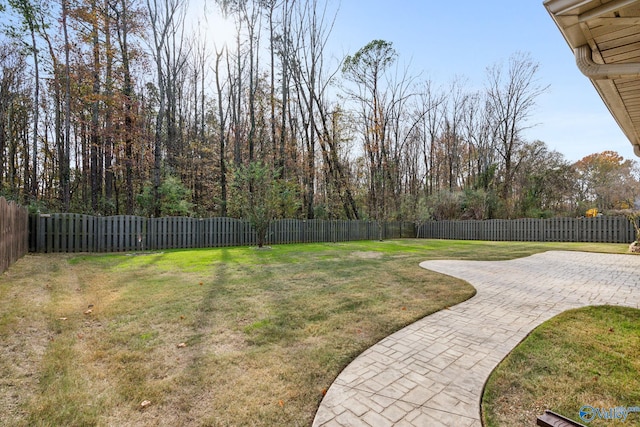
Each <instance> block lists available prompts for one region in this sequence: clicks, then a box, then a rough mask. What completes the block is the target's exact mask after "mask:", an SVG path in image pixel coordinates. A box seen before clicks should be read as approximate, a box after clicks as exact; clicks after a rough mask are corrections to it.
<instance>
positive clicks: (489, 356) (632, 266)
mask: <svg viewBox="0 0 640 427" xmlns="http://www.w3.org/2000/svg"><path fill="white" fill-rule="evenodd" d="M420 265H421V267H423V268H426V269H429V270H433V271H437V272H440V273H444V274H448V275H451V276H454V277H458V278H461V279H463V280H466V281H467V282H469V283H471V284H472V285H473V286H474V287H475V288H476V289H477V294H476V295H475V296H474V297H473V298H471V299H470V300H468V301H466V302H464V303H461V304H459V305H457V306H455V307H451V308H450V309H445V310H442V311H440V312H437V313H434V314H432V315H430V316H427V317H425V318H424V319H422V320H420V321H418V322H416V323H414V324H412V325H409V326H407V327H406V328H404V329H402V330H400V331H398V332H396V333H395V334H393V335H391V336H389V337H387V338H385V339H383V340H382V341H380V342H379V343H378V344H376V345H374V346H373V347H371V348H369V349H368V350H366V351H365V352H364V353H362V354H361V355H360V356H358V357H357V358H356V359H355V360H354V361H353V362H352V363H351V364H350V365H349V366H347V368H345V370H344V371H343V372H342V373H341V374H340V375H339V376H338V378H337V379H336V381H335V382H334V383H333V385H332V386H331V387H330V388H329V390H328V392H327V394H326V396H325V397H324V399H323V401H322V403H321V405H320V408H319V409H318V412H317V413H316V417H315V420H314V422H313V426H316V427H320V426H327V427H347V426H349V427H351V426H363V427H382V426H401V427H402V426H420V427H422V426H429V427H438V426H449V427H451V426H455V427H458V426H459V427H464V426H473V427H480V426H481V425H482V424H481V422H480V398H481V395H482V389H483V386H484V383H485V382H486V380H487V378H488V377H489V374H490V373H491V371H492V370H493V369H494V368H495V367H496V365H497V364H498V363H499V362H500V361H501V360H502V359H503V358H504V357H505V356H506V355H507V354H508V353H509V352H510V351H511V350H512V349H513V348H514V347H515V346H516V345H517V344H518V343H519V342H520V341H522V339H523V338H524V337H525V336H526V335H527V334H528V333H529V332H530V331H531V330H533V329H534V328H535V327H536V326H538V325H540V324H541V323H542V322H544V321H546V320H548V319H550V318H551V317H553V316H555V315H557V314H559V313H561V312H563V311H565V310H568V309H571V308H577V307H583V306H587V305H602V304H612V305H625V306H631V307H635V308H640V274H639V272H640V256H632V255H611V254H593V253H583V252H561V251H553V252H546V253H543V254H537V255H533V256H530V257H527V258H522V259H517V260H512V261H491V262H489V261H427V262H423V263H422V264H420Z"/></svg>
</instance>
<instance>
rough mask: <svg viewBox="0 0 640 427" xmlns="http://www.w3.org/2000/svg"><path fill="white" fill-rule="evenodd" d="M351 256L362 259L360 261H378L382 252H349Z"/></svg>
mask: <svg viewBox="0 0 640 427" xmlns="http://www.w3.org/2000/svg"><path fill="white" fill-rule="evenodd" d="M351 255H353V256H354V257H357V258H362V259H380V258H382V252H373V251H367V252H359V251H357V252H351Z"/></svg>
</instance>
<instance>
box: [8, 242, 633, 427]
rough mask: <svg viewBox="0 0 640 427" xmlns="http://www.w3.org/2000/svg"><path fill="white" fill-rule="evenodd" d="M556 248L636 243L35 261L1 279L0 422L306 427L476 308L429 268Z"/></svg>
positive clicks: (462, 289)
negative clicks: (407, 334)
mask: <svg viewBox="0 0 640 427" xmlns="http://www.w3.org/2000/svg"><path fill="white" fill-rule="evenodd" d="M552 249H568V250H590V251H603V252H615V253H624V252H625V251H626V249H627V246H626V245H610V244H608V245H596V244H560V243H559V244H531V243H516V242H513V243H496V242H469V241H465V242H462V241H442V240H397V241H386V242H354V243H338V244H307V245H283V246H276V247H274V248H272V249H271V250H256V249H254V248H226V249H206V250H191V251H167V252H164V253H150V254H137V255H126V254H120V255H113V254H109V255H102V254H100V255H80V256H78V255H28V256H26V257H25V258H23V259H22V260H20V261H19V262H18V263H17V264H15V265H14V266H13V267H11V268H10V269H9V271H8V272H5V273H4V274H3V275H0V339H1V340H2V346H1V347H0V348H1V350H0V425H18V426H21V425H22V426H38V425H41V426H44V425H51V426H57V425H74V426H83V425H91V426H93V425H99V426H107V425H167V426H174V425H184V426H191V425H193V426H200V425H211V426H226V425H232V426H244V425H247V426H253V425H258V426H275V425H278V426H296V425H302V426H305V425H310V423H311V421H312V419H313V416H314V414H315V410H316V408H317V406H318V404H319V402H320V400H321V399H322V396H323V392H324V391H325V390H326V389H327V388H328V387H329V386H330V385H331V383H332V381H333V379H334V378H335V377H336V376H337V375H338V373H339V372H340V371H341V369H343V368H344V367H345V366H346V365H347V364H348V363H349V362H350V361H351V360H352V359H353V358H354V357H355V356H357V355H358V354H359V353H361V352H362V351H363V350H365V349H366V348H367V347H369V346H371V345H372V344H374V343H375V342H377V341H378V340H380V339H381V338H383V337H385V336H387V335H389V334H390V333H392V332H393V331H396V330H398V329H400V328H402V327H403V326H405V325H407V324H409V323H411V322H413V321H415V320H417V319H419V318H422V317H424V316H425V315H428V314H430V313H432V312H434V311H437V310H440V309H442V308H444V307H448V306H451V305H454V304H456V303H459V302H461V301H463V300H465V299H467V298H469V297H471V296H472V295H473V293H474V290H473V288H472V287H471V286H469V285H468V284H466V283H464V282H462V281H459V280H457V279H453V278H451V277H447V276H444V275H440V274H437V273H433V272H429V271H426V270H423V269H421V268H419V267H418V263H419V262H421V261H424V260H428V259H443V258H445V259H452V258H453V259H483V260H500V259H511V258H515V257H520V256H526V255H530V254H532V253H535V252H540V251H544V250H552ZM603 376H605V374H604V373H603ZM145 401H146V402H149V403H148V404H147V405H144V406H143V405H141V404H142V402H145ZM146 402H145V403H146Z"/></svg>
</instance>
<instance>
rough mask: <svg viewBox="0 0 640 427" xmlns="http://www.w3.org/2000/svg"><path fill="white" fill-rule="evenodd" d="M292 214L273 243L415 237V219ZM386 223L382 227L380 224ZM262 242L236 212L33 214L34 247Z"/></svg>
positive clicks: (114, 248) (107, 248)
mask: <svg viewBox="0 0 640 427" xmlns="http://www.w3.org/2000/svg"><path fill="white" fill-rule="evenodd" d="M378 224H379V223H377V222H371V221H323V220H292V219H285V220H279V221H274V222H273V223H272V224H271V227H270V230H269V232H268V233H267V242H268V244H282V243H311V242H343V241H351V240H373V239H378V238H379V237H380V235H381V232H382V237H383V238H385V239H392V238H403V237H415V227H414V224H413V223H410V222H388V223H382V224H381V225H380V226H379V225H378ZM380 227H382V229H381V228H380ZM255 244H257V239H256V235H255V232H254V230H253V228H252V227H251V225H250V224H249V222H248V221H245V220H239V219H233V218H185V217H171V218H143V217H138V216H125V215H120V216H109V217H96V216H91V215H80V214H51V215H37V216H33V217H32V218H31V234H30V241H29V247H30V250H31V251H32V252H47V253H52V252H121V251H141V250H161V249H188V248H205V247H223V246H246V245H255Z"/></svg>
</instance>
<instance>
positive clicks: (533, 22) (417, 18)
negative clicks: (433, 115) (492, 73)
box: [331, 0, 636, 161]
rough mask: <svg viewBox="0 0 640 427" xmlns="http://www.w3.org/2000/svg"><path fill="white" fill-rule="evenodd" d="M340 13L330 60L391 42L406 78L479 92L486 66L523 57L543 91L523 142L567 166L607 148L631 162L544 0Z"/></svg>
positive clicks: (430, 0)
mask: <svg viewBox="0 0 640 427" xmlns="http://www.w3.org/2000/svg"><path fill="white" fill-rule="evenodd" d="M339 7H340V10H339V12H338V15H337V18H336V22H335V27H334V29H333V33H332V41H331V43H332V46H334V49H335V54H336V55H338V56H340V55H343V54H353V53H355V52H356V51H357V50H358V49H360V48H361V47H363V46H365V45H366V44H367V43H368V42H370V41H371V40H374V39H382V40H386V41H390V42H393V46H394V48H395V49H396V51H397V52H398V54H399V60H400V61H404V62H406V63H409V64H410V69H411V70H412V73H422V76H423V77H425V78H430V79H431V80H432V81H433V82H434V83H436V84H441V85H448V84H449V83H450V82H451V81H452V80H453V79H454V78H455V77H456V76H460V77H463V78H466V79H467V80H468V85H469V87H470V88H472V89H481V88H482V87H483V85H484V82H485V80H486V79H485V76H486V69H487V67H489V66H492V65H494V64H497V63H505V64H506V63H507V61H508V59H509V57H510V56H511V55H512V54H514V53H515V52H518V51H521V52H527V53H529V54H530V55H531V57H532V59H533V60H534V61H536V62H538V63H539V65H540V71H539V76H538V77H539V79H540V84H541V85H542V86H547V85H549V90H548V91H547V92H546V93H545V94H543V95H541V96H540V97H539V98H538V102H537V107H536V109H535V111H534V113H533V114H532V116H531V118H530V121H529V123H528V124H529V125H530V126H532V128H531V129H529V130H527V132H526V134H525V138H526V139H527V140H528V141H533V140H541V141H543V142H545V143H546V144H547V145H548V146H549V147H550V148H551V149H553V150H556V151H559V152H560V153H562V154H563V155H564V156H565V158H566V159H567V160H569V161H577V160H580V159H581V158H583V157H585V156H587V155H589V154H593V153H599V152H602V151H605V150H613V151H617V152H618V153H619V154H621V155H622V156H623V157H625V158H629V159H635V158H636V157H635V155H634V153H633V148H632V146H631V143H630V142H629V140H628V139H627V138H626V137H625V136H624V134H623V133H622V131H621V130H620V127H619V126H618V125H617V123H616V122H615V120H614V119H613V117H612V116H611V114H610V113H609V110H608V109H607V107H606V106H605V104H604V102H603V101H602V99H601V98H600V96H599V95H598V93H597V92H596V90H595V88H594V87H593V85H592V84H591V82H590V81H589V79H587V78H586V77H585V76H583V75H582V74H581V73H580V71H579V70H578V68H577V66H576V64H575V60H574V56H573V52H572V51H571V49H570V48H569V45H568V44H567V42H566V41H565V40H564V38H563V36H562V34H561V33H560V31H559V29H558V27H557V26H556V24H555V23H554V22H553V20H552V19H551V17H550V16H549V14H548V13H547V10H546V9H545V8H544V6H543V4H542V0H486V1H479V0H459V1H456V0H448V1H435V0H396V1H389V0H387V1H382V0H342V2H341V4H340V6H339ZM332 50H333V49H332Z"/></svg>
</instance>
